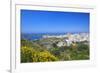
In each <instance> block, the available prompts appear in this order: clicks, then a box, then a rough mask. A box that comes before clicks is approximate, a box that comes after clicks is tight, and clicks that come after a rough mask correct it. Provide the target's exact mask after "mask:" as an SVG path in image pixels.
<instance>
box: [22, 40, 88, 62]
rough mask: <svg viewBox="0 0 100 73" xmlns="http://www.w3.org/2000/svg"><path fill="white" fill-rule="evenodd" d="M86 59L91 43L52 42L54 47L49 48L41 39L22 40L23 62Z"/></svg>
mask: <svg viewBox="0 0 100 73" xmlns="http://www.w3.org/2000/svg"><path fill="white" fill-rule="evenodd" d="M86 59H89V45H86V44H83V43H81V42H80V43H75V44H72V45H71V46H62V47H57V45H56V44H52V48H50V49H47V48H46V47H45V46H44V45H42V44H41V43H40V42H39V41H28V40H21V62H22V63H27V62H48V61H67V60H86Z"/></svg>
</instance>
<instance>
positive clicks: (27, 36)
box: [21, 33, 66, 40]
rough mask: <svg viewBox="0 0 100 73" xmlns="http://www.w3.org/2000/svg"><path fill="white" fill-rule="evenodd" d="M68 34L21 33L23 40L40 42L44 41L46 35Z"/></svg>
mask: <svg viewBox="0 0 100 73" xmlns="http://www.w3.org/2000/svg"><path fill="white" fill-rule="evenodd" d="M65 34H66V33H21V39H26V40H39V39H42V38H43V36H44V35H49V36H52V35H65Z"/></svg>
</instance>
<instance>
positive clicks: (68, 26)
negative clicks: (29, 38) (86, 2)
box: [21, 10, 90, 33]
mask: <svg viewBox="0 0 100 73" xmlns="http://www.w3.org/2000/svg"><path fill="white" fill-rule="evenodd" d="M89 17H90V16H89V13H79V12H57V11H39V10H21V32H22V33H55V32H56V33H62V32H89V19H90V18H89Z"/></svg>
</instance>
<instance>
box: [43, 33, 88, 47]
mask: <svg viewBox="0 0 100 73" xmlns="http://www.w3.org/2000/svg"><path fill="white" fill-rule="evenodd" d="M43 38H64V41H59V42H58V44H57V46H59V47H61V46H65V45H66V44H67V46H70V45H71V44H72V43H73V42H82V41H87V42H89V33H74V34H71V33H68V34H64V35H45V36H43Z"/></svg>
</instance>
